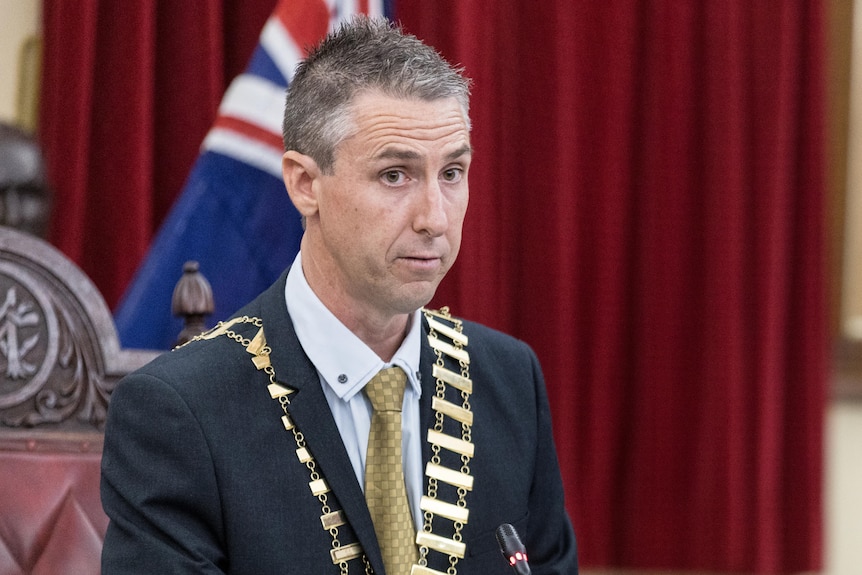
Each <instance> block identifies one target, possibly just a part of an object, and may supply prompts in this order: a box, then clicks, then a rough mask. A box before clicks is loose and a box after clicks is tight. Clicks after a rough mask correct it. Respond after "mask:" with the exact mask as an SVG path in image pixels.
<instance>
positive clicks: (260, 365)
mask: <svg viewBox="0 0 862 575" xmlns="http://www.w3.org/2000/svg"><path fill="white" fill-rule="evenodd" d="M251 361H252V363H253V364H254V366H255V367H256V368H257V369H258V370H261V369H266V368H268V367H269V366H270V365H272V364H270V363H269V356H268V355H256V356H254V357H253V358H251Z"/></svg>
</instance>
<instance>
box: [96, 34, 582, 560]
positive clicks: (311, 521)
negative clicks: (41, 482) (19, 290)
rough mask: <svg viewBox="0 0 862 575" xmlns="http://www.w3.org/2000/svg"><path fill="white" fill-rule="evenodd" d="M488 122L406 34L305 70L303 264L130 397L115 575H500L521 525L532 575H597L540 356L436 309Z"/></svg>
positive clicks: (114, 539)
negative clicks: (577, 520) (503, 532)
mask: <svg viewBox="0 0 862 575" xmlns="http://www.w3.org/2000/svg"><path fill="white" fill-rule="evenodd" d="M468 104H469V85H468V81H467V80H466V79H464V78H463V77H462V76H461V75H460V73H459V72H458V71H457V70H455V69H453V68H452V67H451V66H450V65H449V64H447V63H446V62H445V61H444V60H442V59H441V58H440V57H439V55H438V54H437V53H436V52H435V51H434V50H433V49H431V48H429V47H427V46H425V45H424V44H422V43H421V42H419V41H418V40H417V39H416V38H414V37H412V36H407V35H404V34H402V33H401V32H400V31H399V30H397V29H395V28H393V27H391V26H390V24H388V23H387V22H385V21H377V20H368V19H364V18H360V19H357V20H355V21H353V22H352V23H350V24H348V25H344V26H342V27H341V29H339V30H338V31H337V32H335V33H333V34H331V35H330V36H329V37H328V38H327V39H326V40H324V42H323V43H322V44H321V45H320V46H319V47H318V48H317V49H316V50H314V51H313V52H312V53H311V54H310V55H309V57H308V58H307V59H306V61H305V62H304V63H303V64H302V65H300V67H299V68H298V69H297V73H296V76H295V77H294V79H293V82H292V83H291V87H290V89H289V90H288V95H287V104H286V108H285V117H284V133H285V149H286V150H287V152H286V153H285V154H284V159H283V173H284V179H285V183H286V187H287V190H288V193H289V195H290V198H291V200H292V201H293V203H294V205H295V206H296V208H297V209H298V211H299V212H300V214H301V215H302V217H303V220H304V223H305V233H304V236H303V240H302V245H301V250H300V253H299V255H298V256H297V258H296V261H295V262H294V264H293V265H292V266H291V268H290V269H289V270H287V271H286V272H285V274H284V275H283V276H282V277H281V279H280V280H279V281H278V282H277V283H276V284H275V285H274V286H273V287H271V288H270V289H268V290H267V291H265V292H264V293H263V294H262V295H261V296H260V297H258V298H257V299H256V300H255V301H253V302H251V303H250V304H249V305H247V306H246V307H245V308H243V309H242V310H240V311H239V312H238V314H237V316H236V317H234V318H233V319H231V320H229V321H227V322H224V323H223V324H220V325H219V326H217V328H216V329H214V330H213V331H211V332H209V333H207V334H204V335H203V336H202V337H200V338H198V340H197V341H192V342H191V343H189V344H188V345H186V346H184V347H182V348H179V349H177V350H175V351H173V352H171V353H169V354H166V355H165V356H163V357H161V358H159V359H158V360H156V361H154V362H153V363H152V364H150V365H149V366H147V367H145V368H144V369H142V370H140V371H139V372H137V373H135V374H133V375H131V376H129V377H128V378H127V379H125V380H124V381H123V382H121V383H120V384H119V385H118V387H117V389H116V391H115V392H114V394H113V397H112V400H111V406H110V410H109V417H108V423H107V428H106V437H105V447H104V456H103V464H102V501H103V504H104V507H105V510H106V512H107V514H108V516H109V517H110V519H111V523H110V526H109V528H108V532H107V535H106V538H105V547H104V552H103V573H104V574H105V575H110V574H112V573H232V574H249V575H251V574H254V575H263V574H267V573H280V574H284V573H297V574H309V573H369V572H373V573H378V574H381V573H389V575H407V574H408V573H414V574H416V575H423V574H424V575H434V574H436V573H459V574H473V575H488V574H494V573H501V574H502V573H507V572H510V571H511V568H510V567H509V566H507V564H506V561H504V559H503V557H502V556H501V554H500V550H499V547H498V544H497V541H496V540H495V535H494V533H495V530H496V528H497V527H498V526H499V525H501V524H503V523H511V524H513V525H514V526H515V528H516V529H517V531H518V532H519V533H520V535H521V537H522V539H523V541H524V543H525V545H526V549H527V553H528V554H529V560H530V564H531V565H532V569H533V573H535V574H537V575H538V574H550V573H555V574H563V573H565V574H571V573H577V558H576V549H575V541H574V535H573V532H572V528H571V524H570V522H569V519H568V517H567V516H566V513H565V509H564V504H563V491H562V485H561V481H560V475H559V468H558V464H557V459H556V455H555V452H554V444H553V440H552V437H551V423H550V414H549V409H548V403H547V397H546V393H545V388H544V382H543V380H542V376H541V371H540V368H539V365H538V362H537V360H536V357H535V355H534V354H533V353H532V351H531V350H530V349H529V348H528V347H527V346H526V345H524V344H523V343H521V342H518V341H516V340H514V339H512V338H510V337H508V336H505V335H503V334H500V333H498V332H495V331H492V330H490V329H488V328H486V327H483V326H480V325H477V324H473V323H470V322H466V321H461V320H458V319H455V318H452V317H451V316H449V314H448V312H446V311H445V310H444V311H439V312H432V311H428V310H425V309H424V308H422V306H424V305H425V304H427V303H428V302H429V301H430V299H431V297H432V296H433V294H434V291H435V289H436V288H437V285H438V284H439V283H440V280H441V279H442V278H443V276H444V275H445V274H446V272H447V271H448V269H449V268H450V267H451V265H452V263H453V262H454V260H455V257H456V255H457V253H458V249H459V246H460V241H461V225H462V222H463V219H464V214H465V211H466V208H467V199H468V187H467V173H468V171H469V167H470V160H471V156H472V149H471V147H470V125H469V119H468ZM261 249H264V250H265V249H277V247H271V246H261ZM381 382H384V383H381ZM387 384H392V386H393V387H392V388H391V389H389V390H387V391H386V392H378V391H377V390H378V389H380V388H381V386H384V385H387ZM402 393H403V396H402V395H401V394H402ZM387 394H388V395H390V396H393V397H394V398H395V399H394V400H393V401H392V402H391V403H392V404H393V405H394V406H395V407H392V406H389V407H386V406H384V404H383V403H382V400H381V399H380V398H379V396H380V395H387ZM398 409H400V412H398Z"/></svg>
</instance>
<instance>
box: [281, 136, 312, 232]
mask: <svg viewBox="0 0 862 575" xmlns="http://www.w3.org/2000/svg"><path fill="white" fill-rule="evenodd" d="M281 174H282V176H283V177H284V185H285V187H286V188H287V195H288V196H290V201H291V202H293V205H294V206H296V210H297V211H298V212H299V214H300V215H301V216H303V217H304V218H308V217H309V216H313V215H314V214H316V213H317V207H318V204H317V188H318V186H317V183H316V182H317V180H318V178H319V177H320V175H321V172H320V168H318V167H317V162H315V161H314V160H313V159H312V158H311V156H306V155H305V154H300V153H299V152H297V151H294V150H290V151H288V152H285V154H284V156H282V157H281Z"/></svg>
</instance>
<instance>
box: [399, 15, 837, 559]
mask: <svg viewBox="0 0 862 575" xmlns="http://www.w3.org/2000/svg"><path fill="white" fill-rule="evenodd" d="M397 10H398V15H399V16H400V18H401V19H402V21H403V23H404V24H405V26H406V28H407V29H408V30H410V31H412V32H413V33H416V34H417V35H418V36H420V37H422V38H424V39H426V40H428V41H429V42H430V43H432V44H433V45H435V46H437V47H438V48H439V49H440V50H441V51H442V52H443V53H444V55H446V56H447V57H449V58H450V59H452V60H454V61H457V62H461V63H462V64H463V65H464V66H465V67H466V70H467V72H468V74H470V75H471V76H473V78H474V79H475V80H476V86H475V90H474V92H475V94H474V106H475V111H474V114H473V115H474V124H475V129H474V134H473V137H474V146H475V148H476V155H475V158H474V164H473V169H471V174H470V177H471V192H472V193H471V206H470V209H469V210H468V214H467V224H466V225H467V229H466V231H465V244H464V246H463V248H462V253H461V255H460V256H459V262H458V263H457V264H456V269H455V270H454V276H453V277H454V278H455V279H454V281H450V280H448V279H447V281H446V282H444V284H443V286H441V289H440V290H439V292H438V296H437V298H435V303H438V304H448V305H450V306H451V307H452V309H453V311H454V313H456V314H463V315H465V316H467V317H473V318H478V319H480V320H482V321H485V322H487V323H490V324H491V325H494V326H496V327H499V328H501V329H504V330H506V331H511V332H513V333H515V334H516V335H517V336H518V337H521V338H522V339H524V340H526V341H527V342H528V343H530V344H531V345H532V346H533V347H534V348H535V349H536V350H537V352H538V353H539V356H540V358H541V359H542V363H543V366H544V369H545V371H546V377H547V379H548V387H549V393H550V396H551V398H552V402H553V403H552V408H553V410H554V415H555V432H556V438H557V442H558V445H557V447H558V451H559V454H560V460H561V463H562V467H563V473H564V478H565V482H566V491H567V495H568V505H569V508H570V511H571V514H572V517H573V518H574V521H575V524H576V530H577V533H578V537H579V543H580V549H581V558H582V563H583V565H585V566H595V567H625V568H643V569H685V570H708V571H742V572H755V573H792V572H799V571H809V570H816V569H818V568H820V567H821V566H822V557H821V554H822V528H823V526H822V522H823V519H822V506H821V498H822V455H823V452H822V449H823V446H822V439H823V438H822V425H823V413H824V405H825V384H826V373H827V366H826V358H827V355H826V353H827V347H826V338H827V334H826V329H825V321H826V310H825V305H824V301H825V300H824V298H825V292H824V281H825V269H824V264H823V254H824V251H823V250H824V245H823V234H824V229H823V227H824V219H823V218H824V214H823V202H824V184H823V177H822V172H823V157H822V151H821V150H822V144H823V141H822V133H821V132H822V125H823V118H822V115H823V111H822V95H821V93H822V89H823V79H822V77H821V74H822V60H823V52H822V43H823V39H822V27H823V17H822V14H821V10H822V7H821V5H820V3H819V2H816V1H807V2H789V1H771V2H757V3H753V4H752V3H750V2H745V1H744V0H731V1H726V0H706V1H704V2H699V3H693V2H691V3H689V2H684V3H680V2H674V1H672V0H649V1H647V0H643V1H640V2H636V3H620V2H604V3H593V2H566V1H564V0H558V1H546V2H540V3H531V4H530V6H529V9H528V8H526V7H525V5H523V4H522V3H517V2H511V1H509V2H500V3H497V4H496V5H495V9H494V10H493V11H488V10H487V9H486V7H485V6H483V5H482V3H480V2H453V1H451V0H449V1H448V2H442V3H440V2H437V3H434V5H433V6H431V5H429V4H423V3H419V4H418V5H417V4H416V3H401V4H399V5H398V6H397ZM452 14H455V15H457V16H456V17H455V24H454V25H453V22H452V18H451V16H450V15H452ZM453 30H457V31H458V33H457V34H455V33H453Z"/></svg>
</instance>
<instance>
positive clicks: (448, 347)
mask: <svg viewBox="0 0 862 575" xmlns="http://www.w3.org/2000/svg"><path fill="white" fill-rule="evenodd" d="M428 343H429V344H431V347H433V348H434V349H436V350H437V351H440V352H443V353H445V354H446V355H448V356H449V357H451V358H452V359H455V360H457V361H463V362H464V363H470V354H468V353H467V350H465V349H461V348H459V347H455V346H454V345H452V344H451V343H446V342H445V341H442V340H439V339H437V338H436V337H429V338H428Z"/></svg>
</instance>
